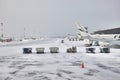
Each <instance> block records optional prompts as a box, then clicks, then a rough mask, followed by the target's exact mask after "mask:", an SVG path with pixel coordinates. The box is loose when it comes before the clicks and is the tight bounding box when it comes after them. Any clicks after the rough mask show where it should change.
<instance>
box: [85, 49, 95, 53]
mask: <svg viewBox="0 0 120 80" xmlns="http://www.w3.org/2000/svg"><path fill="white" fill-rule="evenodd" d="M86 53H95V48H86Z"/></svg>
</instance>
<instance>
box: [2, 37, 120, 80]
mask: <svg viewBox="0 0 120 80" xmlns="http://www.w3.org/2000/svg"><path fill="white" fill-rule="evenodd" d="M0 45H1V46H0V80H120V49H112V48H111V53H109V54H105V53H99V47H95V48H96V53H95V54H92V53H89V54H88V53H85V52H86V51H85V49H86V48H85V47H84V44H83V42H82V41H67V40H65V43H61V39H46V40H36V41H27V42H21V43H11V44H6V43H4V44H0ZM72 46H77V53H66V49H67V48H70V47H72ZM25 47H31V48H33V53H32V54H23V51H22V48H25ZM38 47H44V48H45V54H36V53H35V52H36V51H35V48H38ZM50 47H59V53H54V54H51V53H50V51H49V48H50ZM82 63H84V66H85V68H82V67H81V65H82Z"/></svg>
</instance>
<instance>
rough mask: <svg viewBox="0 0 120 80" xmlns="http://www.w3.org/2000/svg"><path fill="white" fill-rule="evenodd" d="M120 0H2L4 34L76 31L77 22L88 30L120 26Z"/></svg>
mask: <svg viewBox="0 0 120 80" xmlns="http://www.w3.org/2000/svg"><path fill="white" fill-rule="evenodd" d="M119 5H120V0H0V22H3V23H4V28H5V29H4V31H5V32H4V33H5V36H23V29H24V27H25V28H26V35H33V36H34V35H35V34H38V35H40V34H41V35H48V36H49V35H66V34H76V27H75V25H74V23H75V22H76V21H77V22H79V23H80V24H81V25H83V26H86V27H88V28H89V31H90V32H92V31H95V30H99V29H107V28H113V27H120V8H119V7H120V6H119Z"/></svg>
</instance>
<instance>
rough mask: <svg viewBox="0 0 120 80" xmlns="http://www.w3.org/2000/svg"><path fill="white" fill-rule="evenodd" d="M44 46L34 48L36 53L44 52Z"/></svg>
mask: <svg viewBox="0 0 120 80" xmlns="http://www.w3.org/2000/svg"><path fill="white" fill-rule="evenodd" d="M44 50H45V48H36V53H44Z"/></svg>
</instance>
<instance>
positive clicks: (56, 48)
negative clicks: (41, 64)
mask: <svg viewBox="0 0 120 80" xmlns="http://www.w3.org/2000/svg"><path fill="white" fill-rule="evenodd" d="M49 49H50V53H58V52H59V48H58V47H50V48H49Z"/></svg>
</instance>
